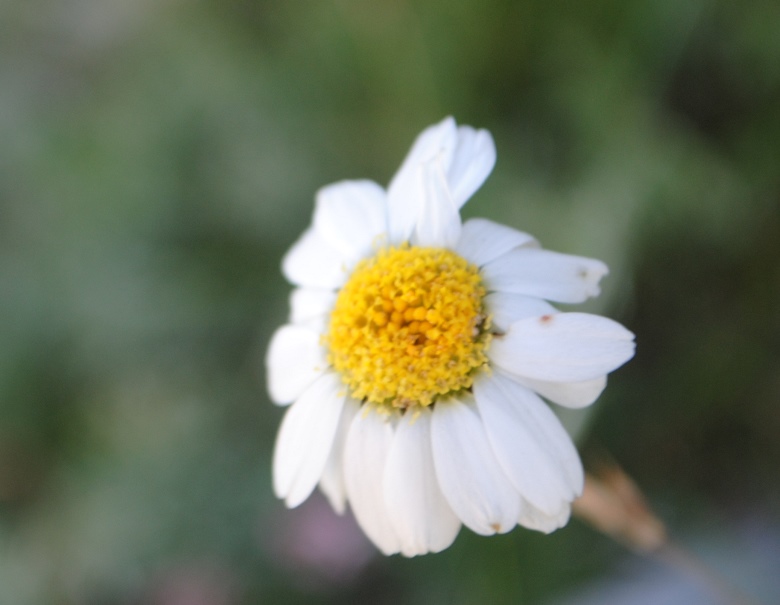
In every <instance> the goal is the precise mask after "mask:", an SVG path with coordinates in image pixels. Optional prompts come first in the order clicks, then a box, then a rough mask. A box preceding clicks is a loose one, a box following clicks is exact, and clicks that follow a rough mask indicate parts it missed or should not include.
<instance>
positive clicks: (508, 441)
mask: <svg viewBox="0 0 780 605" xmlns="http://www.w3.org/2000/svg"><path fill="white" fill-rule="evenodd" d="M474 397H475V399H476V401H477V407H478V409H479V413H480V415H481V416H482V420H483V422H484V424H485V430H486V432H487V435H488V439H489V440H490V444H491V445H492V446H493V452H494V453H495V455H496V459H497V460H498V462H499V464H500V465H501V468H502V469H503V471H504V473H506V475H507V476H508V477H509V479H510V481H512V484H513V485H514V487H515V488H516V489H517V490H518V491H519V492H520V495H522V496H523V497H524V498H525V499H526V500H528V501H529V502H531V503H532V504H533V505H534V506H536V507H537V508H539V509H540V510H542V511H543V512H545V513H547V514H554V513H556V512H557V511H558V509H559V507H560V505H561V502H564V501H567V502H568V501H571V500H573V499H574V497H575V496H576V495H578V494H579V493H580V491H581V490H582V483H583V473H582V465H581V463H580V459H579V456H578V455H577V451H576V449H575V448H574V444H573V443H572V441H571V438H570V437H569V435H568V433H566V431H565V430H564V428H563V426H561V423H560V421H559V420H558V418H557V417H556V416H555V414H553V413H552V411H551V410H550V408H548V407H547V405H546V404H545V403H544V402H543V401H542V400H541V399H539V397H538V396H537V395H536V394H535V393H533V392H532V391H530V390H528V389H526V388H525V387H523V386H522V385H519V384H517V383H515V382H513V381H512V380H510V379H509V378H506V377H505V376H503V375H502V374H501V373H500V372H494V373H493V375H492V376H481V377H480V378H478V379H477V380H476V381H475V383H474Z"/></svg>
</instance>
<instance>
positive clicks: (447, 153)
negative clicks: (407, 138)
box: [387, 118, 457, 243]
mask: <svg viewBox="0 0 780 605" xmlns="http://www.w3.org/2000/svg"><path fill="white" fill-rule="evenodd" d="M456 144H457V126H456V125H455V120H453V119H452V118H446V119H444V120H442V121H441V122H440V123H438V124H435V125H434V126H430V127H429V128H426V129H425V130H424V131H423V132H422V133H420V135H419V136H418V137H417V139H416V140H415V142H414V144H413V145H412V148H411V149H410V150H409V153H408V154H407V155H406V158H405V159H404V161H403V163H402V164H401V167H400V168H399V169H398V172H397V173H396V174H395V176H394V177H393V179H392V180H391V181H390V185H389V186H388V188H387V199H388V227H389V234H390V241H391V243H400V242H404V241H408V240H409V238H410V236H411V235H412V231H414V227H415V225H416V223H417V217H418V216H419V212H420V207H421V204H422V200H423V197H424V195H425V190H424V187H423V179H422V165H423V164H424V163H425V162H427V161H429V160H432V159H434V158H438V159H439V161H440V162H441V163H442V166H443V167H444V169H445V170H446V169H447V168H449V166H450V163H451V161H452V155H453V153H454V151H455V146H456Z"/></svg>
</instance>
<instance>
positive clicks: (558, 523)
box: [517, 502, 571, 534]
mask: <svg viewBox="0 0 780 605" xmlns="http://www.w3.org/2000/svg"><path fill="white" fill-rule="evenodd" d="M570 516H571V505H570V504H569V503H568V502H562V503H561V506H560V509H559V510H558V511H557V512H555V513H554V514H551V515H548V514H545V513H543V512H542V511H540V510H539V509H538V508H536V507H535V506H533V505H532V504H530V503H528V502H522V503H521V507H520V515H519V516H518V518H517V522H518V523H519V524H520V525H522V526H523V527H527V528H528V529H535V530H536V531H540V532H543V533H545V534H549V533H552V532H554V531H555V530H556V529H559V528H561V527H563V526H564V525H566V524H567V523H568V522H569V517H570Z"/></svg>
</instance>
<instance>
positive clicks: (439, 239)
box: [413, 160, 461, 248]
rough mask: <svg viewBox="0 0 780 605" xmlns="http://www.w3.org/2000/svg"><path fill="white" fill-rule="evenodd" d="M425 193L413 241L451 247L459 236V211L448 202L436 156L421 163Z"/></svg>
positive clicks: (450, 201) (423, 245) (424, 245)
mask: <svg viewBox="0 0 780 605" xmlns="http://www.w3.org/2000/svg"><path fill="white" fill-rule="evenodd" d="M422 176H423V183H424V186H425V195H424V196H423V200H422V207H421V208H420V215H419V217H418V220H417V228H416V229H415V233H414V237H413V243H414V245H416V246H422V247H430V248H454V247H455V244H457V243H458V239H460V228H461V225H460V214H459V213H458V209H457V208H456V207H455V204H454V203H453V202H452V197H451V196H450V191H449V188H448V187H447V181H446V180H445V178H444V172H443V170H442V167H441V165H440V163H439V162H438V161H437V160H431V161H429V162H426V163H425V164H423V173H422Z"/></svg>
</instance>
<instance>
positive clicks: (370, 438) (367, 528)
mask: <svg viewBox="0 0 780 605" xmlns="http://www.w3.org/2000/svg"><path fill="white" fill-rule="evenodd" d="M363 407H364V409H363V410H361V411H360V412H359V413H358V414H357V415H356V416H355V418H354V419H353V420H352V424H351V425H350V427H349V432H348V433H347V442H346V444H345V445H344V483H345V486H346V489H347V496H348V497H349V504H350V506H351V507H352V511H353V512H354V514H355V519H356V520H357V522H358V525H360V527H361V528H362V529H363V531H364V532H365V534H366V535H367V536H368V537H369V539H370V540H371V541H372V542H373V543H374V544H376V546H377V548H379V550H381V551H382V552H383V553H384V554H386V555H392V554H393V553H397V552H398V551H399V550H400V549H401V545H400V541H399V540H398V537H397V536H396V534H395V531H394V530H393V528H392V526H391V525H390V519H389V517H388V515H387V508H386V506H385V498H384V488H383V480H384V475H385V466H386V462H387V452H388V450H389V449H390V445H391V443H392V440H393V434H394V428H393V422H394V418H395V417H394V416H393V417H386V416H384V415H380V414H378V413H377V412H376V411H375V410H373V409H372V408H370V407H367V406H363Z"/></svg>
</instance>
